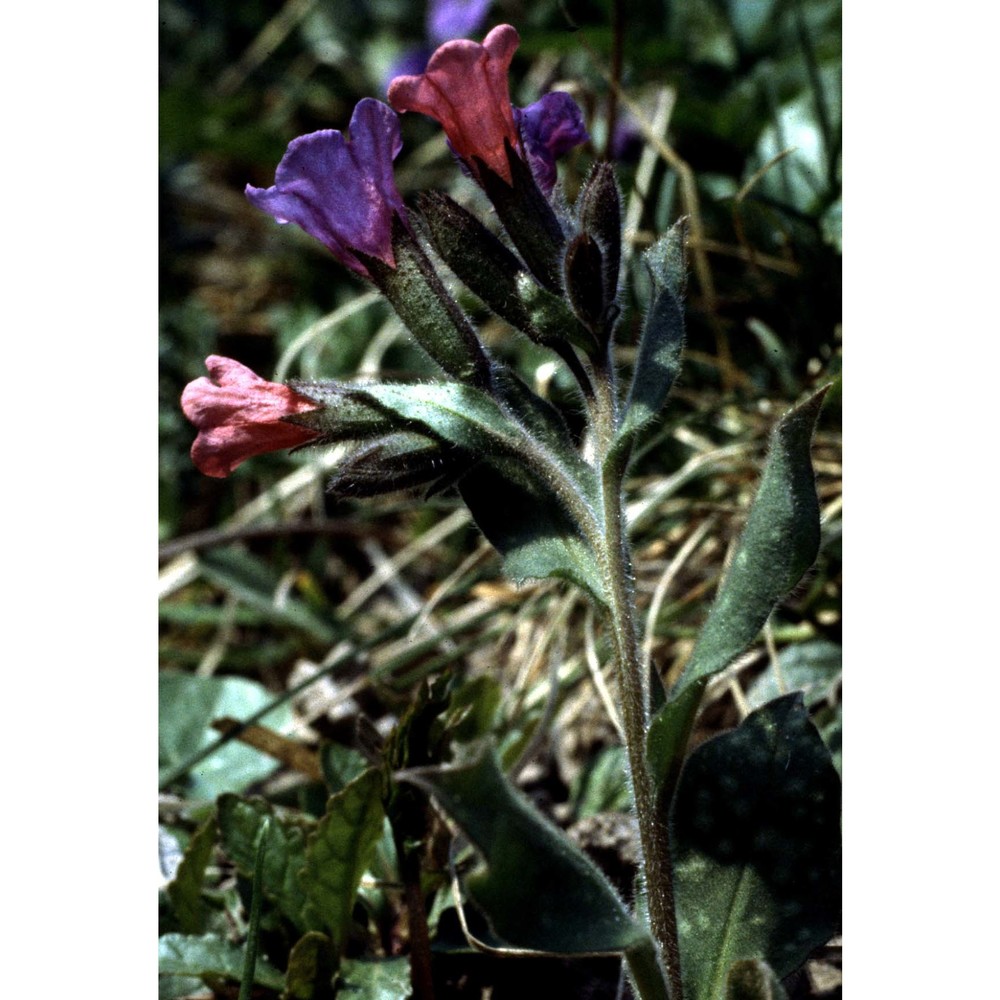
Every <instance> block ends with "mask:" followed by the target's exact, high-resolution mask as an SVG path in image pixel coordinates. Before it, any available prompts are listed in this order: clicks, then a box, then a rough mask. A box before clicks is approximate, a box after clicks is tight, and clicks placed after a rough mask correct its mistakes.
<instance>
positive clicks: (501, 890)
mask: <svg viewBox="0 0 1000 1000" xmlns="http://www.w3.org/2000/svg"><path fill="white" fill-rule="evenodd" d="M397 777H398V778H399V779H400V780H405V781H412V782H413V783H414V784H417V785H418V786H420V787H421V788H423V789H424V790H425V791H427V792H429V793H430V794H431V795H433V796H434V798H435V799H437V801H438V802H439V803H440V805H441V807H442V808H443V809H444V811H445V812H446V813H448V815H449V816H451V817H452V819H454V820H455V822H456V823H457V824H458V825H459V826H460V827H461V828H462V830H463V832H464V833H465V835H466V836H467V837H468V838H469V840H470V841H471V842H472V844H473V845H474V846H475V848H476V849H477V850H478V852H479V853H480V855H481V856H482V858H483V862H484V865H485V869H484V870H480V871H477V872H475V873H474V874H473V875H471V876H469V877H468V878H467V879H466V882H465V884H466V888H467V889H468V891H469V894H470V896H471V897H472V899H473V900H474V901H475V902H476V904H477V905H478V906H479V907H480V908H481V909H482V910H483V911H484V913H485V914H486V916H487V918H488V919H489V922H490V925H491V927H492V930H493V932H494V933H495V934H496V935H497V936H498V938H499V939H501V940H502V941H504V942H506V943H507V945H508V946H511V947H515V948H525V949H530V950H532V951H535V952H548V953H552V954H559V955H581V954H594V953H620V952H626V951H629V950H630V949H633V948H637V947H642V946H643V945H644V944H645V943H646V942H647V941H648V936H647V932H646V931H645V930H644V928H642V927H641V926H640V925H639V924H638V923H637V922H636V921H635V920H634V919H633V918H632V917H631V916H630V915H629V912H628V910H627V909H626V907H625V904H624V903H623V902H622V901H621V899H619V898H618V895H617V893H616V892H615V891H614V889H612V887H611V884H610V883H609V882H608V880H607V879H606V878H605V876H604V875H603V874H602V873H601V871H600V870H599V869H598V868H597V866H596V865H595V864H594V863H593V862H592V861H591V860H590V859H589V858H588V857H587V856H586V855H585V854H584V853H583V852H582V851H581V850H580V849H579V848H578V847H577V846H576V845H575V844H573V843H572V842H571V841H570V840H569V839H568V838H567V837H566V835H565V834H563V833H562V831H560V830H558V829H557V828H556V827H554V826H552V825H551V824H550V823H549V822H548V821H547V820H545V819H544V818H543V817H542V816H541V815H540V814H539V813H538V812H537V810H535V809H534V808H533V807H532V805H531V804H530V803H529V802H528V801H527V800H526V799H525V798H524V796H523V795H521V794H520V793H519V792H518V791H517V790H516V789H515V788H514V787H513V786H512V785H511V784H510V782H508V781H507V779H506V778H505V777H504V775H503V772H502V771H501V770H500V766H499V763H498V761H497V757H496V754H495V752H490V753H487V754H484V755H483V757H482V758H481V759H480V760H479V761H477V762H476V763H474V764H470V765H467V766H465V767H457V768H436V769H432V768H421V769H415V770H412V771H404V772H400V773H399V774H398V775H397Z"/></svg>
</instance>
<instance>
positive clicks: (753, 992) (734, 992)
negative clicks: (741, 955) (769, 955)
mask: <svg viewBox="0 0 1000 1000" xmlns="http://www.w3.org/2000/svg"><path fill="white" fill-rule="evenodd" d="M726 1000H787V994H786V993H785V991H784V989H783V988H782V986H781V983H780V982H779V980H778V977H777V976H776V975H775V974H774V969H772V968H771V967H770V966H769V965H768V964H767V962H762V961H761V960H760V959H759V958H745V959H742V960H740V961H739V962H733V964H732V967H731V968H730V970H729V974H728V975H727V976H726Z"/></svg>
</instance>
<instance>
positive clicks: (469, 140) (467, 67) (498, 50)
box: [389, 24, 521, 184]
mask: <svg viewBox="0 0 1000 1000" xmlns="http://www.w3.org/2000/svg"><path fill="white" fill-rule="evenodd" d="M520 41H521V39H520V38H519V37H518V34H517V31H516V30H515V29H514V28H512V27H511V26H510V25H509V24H501V25H498V26H497V27H496V28H494V29H493V30H492V31H491V32H490V33H489V34H488V35H487V36H486V38H485V39H483V44H482V45H480V44H479V43H478V42H470V41H468V40H466V39H457V40H455V41H451V42H445V43H444V45H442V46H441V47H440V48H439V49H438V50H437V51H436V52H435V53H434V55H432V56H431V59H430V62H429V63H428V64H427V69H426V70H425V71H424V72H423V73H421V74H420V75H419V76H398V77H396V79H395V80H393V81H392V83H390V84H389V104H390V105H392V107H393V108H395V110H396V111H420V112H422V113H423V114H425V115H429V116H430V117H431V118H434V119H435V120H436V121H438V122H440V123H441V125H442V127H443V128H444V131H445V135H447V136H448V141H449V142H450V143H451V147H452V149H454V151H455V153H456V154H457V155H458V156H459V157H460V158H461V159H462V160H464V161H465V164H466V165H467V166H468V167H469V169H470V170H471V171H472V173H473V174H474V175H476V174H477V173H478V172H477V170H476V164H475V161H474V160H473V157H478V158H479V159H480V160H482V161H483V163H485V164H486V166H488V167H489V168H490V170H492V171H493V172H494V173H495V174H499V175H500V176H501V177H502V178H503V179H504V180H505V181H506V182H507V183H508V184H510V183H511V182H512V179H511V173H510V164H509V163H508V162H507V153H506V152H505V150H504V140H506V141H507V142H508V143H510V145H511V147H512V148H514V149H520V141H519V139H518V132H517V125H516V124H515V123H514V111H513V109H512V108H511V105H510V91H509V89H508V87H507V71H508V70H509V69H510V63H511V60H512V59H513V58H514V52H515V51H516V49H517V46H518V44H519V43H520Z"/></svg>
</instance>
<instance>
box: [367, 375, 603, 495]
mask: <svg viewBox="0 0 1000 1000" xmlns="http://www.w3.org/2000/svg"><path fill="white" fill-rule="evenodd" d="M355 391H356V393H357V394H358V396H359V397H360V398H363V399H365V400H367V401H369V402H370V403H372V404H374V405H376V406H380V407H382V408H383V409H384V410H385V411H386V412H387V413H390V414H393V415H395V417H396V418H397V421H398V422H402V423H403V424H405V425H408V428H409V429H410V430H414V431H416V432H418V433H421V434H427V435H429V436H431V437H434V438H437V439H439V440H441V441H444V442H447V443H448V444H452V445H456V446H457V447H459V448H462V449H464V450H465V451H467V452H468V453H469V454H470V455H471V456H472V457H473V458H476V459H479V460H485V461H487V462H491V461H494V460H496V459H506V458H510V457H516V458H518V459H519V460H520V461H522V462H523V463H524V464H525V465H531V466H532V468H533V469H534V471H535V472H536V473H537V474H538V476H540V477H542V478H543V479H551V478H552V477H558V478H559V479H560V480H562V479H566V480H568V481H569V482H570V483H571V485H572V488H573V489H574V490H575V491H577V492H579V493H580V494H581V495H583V496H585V497H587V498H588V499H592V498H593V497H594V496H595V495H596V491H597V485H596V479H595V476H594V471H593V469H592V468H591V467H590V466H589V465H587V463H586V462H584V461H583V459H582V458H580V456H579V455H578V454H577V453H576V452H575V451H574V450H572V448H571V447H570V446H569V443H568V441H564V442H562V443H561V444H562V446H561V447H554V446H553V444H554V441H555V432H554V429H552V428H550V430H551V431H552V433H547V434H546V435H545V437H544V438H542V436H541V434H540V433H531V431H532V430H535V428H534V427H533V426H532V424H531V423H529V420H527V419H526V420H524V421H523V422H522V420H521V419H520V416H521V415H520V414H518V413H516V412H514V410H513V409H511V408H510V407H507V406H502V405H501V404H500V403H499V402H498V401H497V400H496V399H494V398H493V397H492V396H490V395H488V394H487V393H485V392H482V391H481V390H479V389H476V388H475V387H474V386H469V385H462V384H460V383H457V382H431V383H426V384H421V383H416V384H394V383H382V384H378V383H376V384H373V385H367V386H360V387H358V388H357V389H356V390H355ZM527 416H528V417H529V418H530V420H531V421H535V422H538V421H542V420H544V415H543V413H542V412H541V411H533V412H532V413H531V414H528V415H527ZM400 429H402V428H400ZM563 485H564V484H562V483H555V482H554V483H553V484H552V486H553V489H556V490H558V489H560V488H562V486H563Z"/></svg>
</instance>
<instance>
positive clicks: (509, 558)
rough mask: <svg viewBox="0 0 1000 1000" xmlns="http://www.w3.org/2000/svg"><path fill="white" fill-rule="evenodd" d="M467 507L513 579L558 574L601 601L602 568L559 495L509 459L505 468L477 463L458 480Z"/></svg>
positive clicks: (520, 580)
mask: <svg viewBox="0 0 1000 1000" xmlns="http://www.w3.org/2000/svg"><path fill="white" fill-rule="evenodd" d="M458 488H459V492H460V493H461V495H462V499H463V500H464V501H465V504H466V506H467V507H468V508H469V512H470V513H471V514H472V517H473V519H474V520H475V522H476V524H477V525H478V526H479V529H480V531H482V533H483V534H484V535H485V536H486V538H487V539H488V540H489V542H490V544H491V545H492V546H493V547H494V548H495V549H496V550H497V551H498V552H499V553H500V554H501V555H502V556H503V560H504V572H505V573H506V574H507V575H508V576H509V577H510V578H511V579H512V580H514V582H515V583H522V582H523V581H525V580H530V579H538V580H540V579H544V578H546V577H550V576H552V577H559V578H561V579H564V580H570V581H571V582H573V583H575V584H576V585H577V586H578V587H580V588H581V589H583V590H585V591H587V593H589V594H590V595H591V596H592V597H593V598H594V600H595V601H597V602H598V603H602V604H603V603H604V586H603V583H602V581H601V573H600V568H599V566H598V563H597V559H596V556H595V555H594V553H593V550H592V549H591V548H590V546H589V545H588V544H587V543H586V542H585V541H584V539H583V538H582V537H581V536H580V534H579V532H578V531H577V529H576V527H575V526H574V524H573V522H572V520H571V519H570V518H569V516H568V515H567V513H566V511H565V510H564V508H563V506H562V504H561V503H560V501H559V500H558V499H557V498H556V497H554V496H552V495H551V494H546V493H543V492H542V491H540V490H539V489H538V488H537V487H536V486H535V485H534V484H532V483H531V482H529V481H528V479H527V477H526V476H525V475H524V472H523V470H518V469H517V468H516V466H514V465H513V464H511V465H510V466H509V467H508V468H507V470H506V471H501V470H500V469H498V468H496V467H494V466H489V465H480V466H477V467H476V468H474V469H472V470H470V471H469V472H467V473H466V474H465V475H464V476H463V477H462V479H461V481H460V482H459V484H458Z"/></svg>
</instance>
